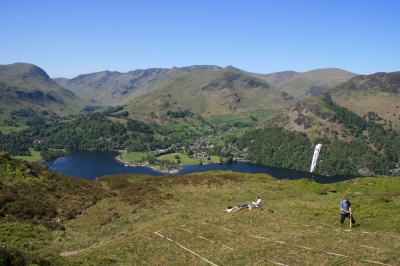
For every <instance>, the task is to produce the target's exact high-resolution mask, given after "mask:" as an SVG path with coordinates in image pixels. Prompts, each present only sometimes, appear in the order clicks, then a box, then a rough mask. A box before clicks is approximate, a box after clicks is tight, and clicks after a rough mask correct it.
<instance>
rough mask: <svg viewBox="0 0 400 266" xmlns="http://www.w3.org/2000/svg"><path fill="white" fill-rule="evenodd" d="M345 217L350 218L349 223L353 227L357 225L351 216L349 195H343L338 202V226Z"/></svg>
mask: <svg viewBox="0 0 400 266" xmlns="http://www.w3.org/2000/svg"><path fill="white" fill-rule="evenodd" d="M346 218H349V219H350V218H351V223H352V225H353V226H354V227H357V224H356V221H355V220H354V217H353V211H352V210H351V203H350V200H349V197H344V198H343V200H342V201H341V202H340V227H342V224H343V222H344V220H345V219H346Z"/></svg>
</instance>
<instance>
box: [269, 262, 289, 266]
mask: <svg viewBox="0 0 400 266" xmlns="http://www.w3.org/2000/svg"><path fill="white" fill-rule="evenodd" d="M271 262H272V263H275V264H276V265H282V266H289V265H287V264H283V263H280V262H276V261H271Z"/></svg>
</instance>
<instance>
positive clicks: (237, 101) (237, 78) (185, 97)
mask: <svg viewBox="0 0 400 266" xmlns="http://www.w3.org/2000/svg"><path fill="white" fill-rule="evenodd" d="M251 79H252V80H251ZM253 81H257V82H260V83H262V84H263V86H265V88H262V89H261V88H260V87H258V85H256V86H255V87H252V85H251V84H254V83H252V82H253ZM290 104H293V103H292V102H291V101H285V100H283V99H282V97H281V95H280V92H278V91H277V90H275V89H273V88H270V87H269V85H268V84H267V83H265V82H263V81H261V80H257V79H255V78H253V77H251V76H249V75H246V74H243V73H241V72H234V71H230V70H220V71H194V72H190V73H185V74H177V75H176V76H175V77H174V78H173V79H172V80H170V81H169V82H166V83H165V84H164V85H163V86H161V87H160V88H159V89H157V90H155V91H153V92H150V93H148V94H146V95H143V96H141V97H138V98H136V99H135V100H133V101H132V103H131V104H129V105H128V106H127V107H126V108H125V110H127V111H129V114H130V116H132V117H144V118H147V119H151V117H150V113H151V112H153V113H154V114H155V115H156V116H157V117H158V118H157V119H156V120H158V121H160V119H161V116H162V115H165V113H166V112H167V111H168V110H171V111H177V110H179V109H181V110H190V111H191V112H192V113H194V114H200V115H202V116H204V117H210V116H215V115H222V114H239V113H244V112H250V111H256V110H261V109H263V110H266V109H280V108H285V107H287V106H289V105H290Z"/></svg>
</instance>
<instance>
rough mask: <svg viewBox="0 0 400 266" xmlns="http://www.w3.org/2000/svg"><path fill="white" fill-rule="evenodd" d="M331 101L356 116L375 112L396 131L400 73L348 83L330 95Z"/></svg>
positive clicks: (399, 123)
mask: <svg viewBox="0 0 400 266" xmlns="http://www.w3.org/2000/svg"><path fill="white" fill-rule="evenodd" d="M330 95H331V97H332V99H333V100H334V101H335V102H337V103H338V104H340V105H342V106H345V107H347V108H349V109H350V110H352V111H354V112H355V113H357V114H358V115H360V116H363V115H365V114H367V113H368V112H369V111H372V112H375V113H377V114H378V115H379V117H382V118H383V120H386V121H387V122H388V123H389V121H390V123H392V124H393V125H394V127H395V128H396V129H397V131H399V129H400V72H391V73H376V74H372V75H362V76H357V77H354V78H352V79H350V80H349V81H348V82H346V83H343V84H341V85H340V86H337V87H336V88H335V89H333V90H332V91H331V92H330Z"/></svg>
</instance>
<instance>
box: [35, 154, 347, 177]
mask: <svg viewBox="0 0 400 266" xmlns="http://www.w3.org/2000/svg"><path fill="white" fill-rule="evenodd" d="M118 154H119V153H117V152H114V151H73V152H71V153H69V154H67V155H65V156H64V157H61V158H57V159H55V160H52V161H48V162H44V163H40V165H48V166H49V167H50V169H51V170H53V171H54V172H58V173H62V174H65V175H69V176H74V177H80V178H86V179H89V180H94V179H96V178H98V177H101V176H104V175H113V174H126V173H130V174H147V175H150V176H163V175H173V174H168V173H162V172H158V171H155V170H153V169H151V168H149V167H143V166H136V167H132V166H125V165H124V163H121V162H120V161H118V160H117V159H115V157H116V156H117V155H118ZM213 170H220V171H228V170H230V171H233V172H240V173H250V174H256V173H264V174H269V175H271V176H273V177H275V178H276V179H291V180H294V179H300V178H312V179H314V180H315V181H316V182H318V183H321V184H328V183H334V182H339V181H343V180H349V179H351V178H353V176H322V175H318V174H311V173H308V172H302V171H296V170H290V169H282V168H274V167H268V166H263V165H256V164H250V163H245V162H238V163H232V164H226V163H212V164H207V165H186V166H183V168H182V169H181V170H179V173H178V174H190V173H194V172H205V171H213Z"/></svg>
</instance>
